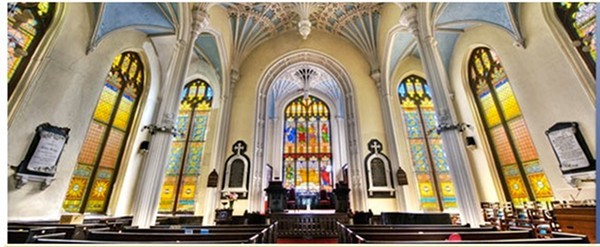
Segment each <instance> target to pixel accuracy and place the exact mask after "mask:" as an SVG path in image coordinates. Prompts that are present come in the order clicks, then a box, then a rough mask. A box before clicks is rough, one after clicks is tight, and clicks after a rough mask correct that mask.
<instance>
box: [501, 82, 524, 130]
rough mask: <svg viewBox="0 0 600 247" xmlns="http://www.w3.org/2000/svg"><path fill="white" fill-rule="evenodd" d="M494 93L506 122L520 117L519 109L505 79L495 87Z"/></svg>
mask: <svg viewBox="0 0 600 247" xmlns="http://www.w3.org/2000/svg"><path fill="white" fill-rule="evenodd" d="M496 93H497V94H498V101H500V104H501V108H502V111H503V112H504V117H505V118H506V120H507V121H508V120H510V119H513V118H515V117H518V116H520V115H521V109H519V105H518V104H517V100H516V99H515V96H514V94H513V91H512V89H511V88H510V85H509V84H508V80H506V79H505V80H504V81H502V82H501V83H499V84H498V85H496Z"/></svg>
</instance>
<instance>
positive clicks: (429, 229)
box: [346, 225, 497, 234]
mask: <svg viewBox="0 0 600 247" xmlns="http://www.w3.org/2000/svg"><path fill="white" fill-rule="evenodd" d="M346 227H347V228H349V229H350V230H352V231H353V232H356V233H358V234H361V233H368V232H382V233H384V232H458V231H460V232H487V231H497V229H496V228H494V227H492V226H486V227H480V228H470V227H460V226H439V227H430V226H412V225H398V226H396V227H389V226H364V225H361V226H354V225H347V226H346Z"/></svg>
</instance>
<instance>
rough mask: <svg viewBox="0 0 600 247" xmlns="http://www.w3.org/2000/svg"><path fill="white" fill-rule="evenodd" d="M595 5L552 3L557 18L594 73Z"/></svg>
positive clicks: (590, 3) (592, 3)
mask: <svg viewBox="0 0 600 247" xmlns="http://www.w3.org/2000/svg"><path fill="white" fill-rule="evenodd" d="M596 5H597V3H595V2H589V3H586V2H574V3H554V9H555V10H556V13H557V15H558V18H559V20H560V21H561V22H562V24H563V26H564V27H565V29H566V31H567V33H568V34H569V37H570V38H571V40H572V41H573V44H574V45H575V46H576V47H577V51H578V52H579V53H580V54H581V56H582V57H583V60H584V61H585V62H586V64H587V65H588V67H589V69H590V71H591V72H592V73H593V74H594V75H596V57H597V54H596V42H597V41H596V37H595V36H596V13H597V12H596Z"/></svg>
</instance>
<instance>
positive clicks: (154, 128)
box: [142, 124, 183, 137]
mask: <svg viewBox="0 0 600 247" xmlns="http://www.w3.org/2000/svg"><path fill="white" fill-rule="evenodd" d="M144 130H148V131H149V132H150V134H151V135H154V134H156V133H157V132H167V133H171V134H172V135H173V137H177V136H178V135H183V133H180V132H179V130H177V128H175V126H170V127H168V126H158V125H155V124H150V125H146V126H144V128H142V131H144Z"/></svg>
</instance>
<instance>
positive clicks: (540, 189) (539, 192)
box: [527, 173, 553, 198]
mask: <svg viewBox="0 0 600 247" xmlns="http://www.w3.org/2000/svg"><path fill="white" fill-rule="evenodd" d="M527 178H528V179H529V184H530V185H531V189H532V190H533V195H534V196H535V198H543V197H552V196H553V193H552V188H551V187H550V183H549V182H548V178H546V175H545V174H544V173H538V174H530V175H528V176H527Z"/></svg>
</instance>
